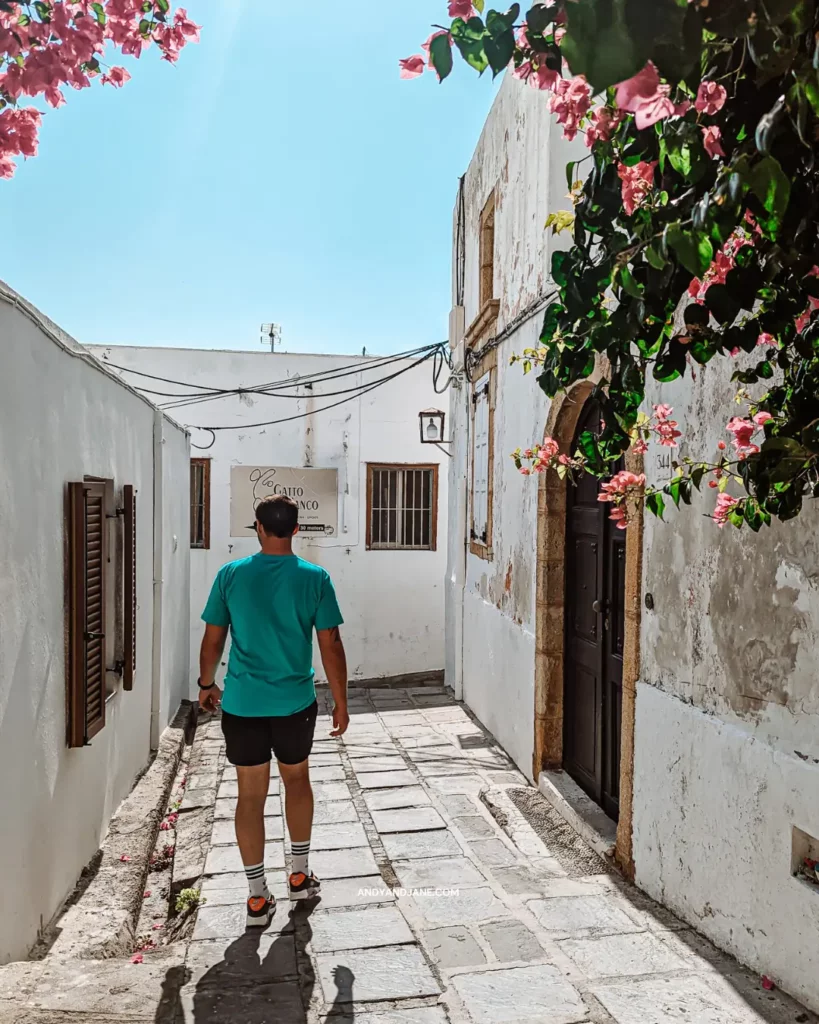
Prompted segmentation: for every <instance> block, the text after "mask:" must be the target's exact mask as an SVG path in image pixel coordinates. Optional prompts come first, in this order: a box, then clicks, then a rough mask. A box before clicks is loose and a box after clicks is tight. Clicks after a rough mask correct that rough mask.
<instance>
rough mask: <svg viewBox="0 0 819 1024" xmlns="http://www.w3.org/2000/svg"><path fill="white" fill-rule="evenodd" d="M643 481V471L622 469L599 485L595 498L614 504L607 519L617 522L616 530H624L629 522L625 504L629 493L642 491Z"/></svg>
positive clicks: (644, 481) (644, 480) (644, 479)
mask: <svg viewBox="0 0 819 1024" xmlns="http://www.w3.org/2000/svg"><path fill="white" fill-rule="evenodd" d="M645 483H646V477H645V473H639V474H638V473H630V472H629V471H628V470H625V469H624V470H622V471H621V472H619V473H615V474H614V476H613V477H612V478H611V480H608V481H606V482H605V483H603V484H601V485H600V493H599V494H598V495H597V500H598V501H610V502H612V503H613V504H614V508H613V509H612V511H611V514H610V515H609V519H611V520H612V522H614V523H616V524H617V529H618V530H625V529H626V528H627V527H628V524H629V518H628V504H627V499H628V497H629V495H631V494H633V493H635V492H640V491H642V489H643V488H644V487H645Z"/></svg>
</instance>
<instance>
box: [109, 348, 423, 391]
mask: <svg viewBox="0 0 819 1024" xmlns="http://www.w3.org/2000/svg"><path fill="white" fill-rule="evenodd" d="M439 346H440V342H436V343H434V344H430V345H424V346H421V347H420V348H416V349H410V350H408V351H406V352H399V353H397V354H396V355H392V356H379V357H378V358H377V359H368V360H366V361H362V362H358V363H349V364H345V365H343V366H338V367H331V368H329V369H327V370H317V371H316V372H314V373H309V374H304V375H303V376H301V377H298V378H293V377H287V378H285V379H284V380H277V381H270V382H269V383H267V384H260V385H258V386H256V387H251V388H213V387H207V386H206V385H201V384H192V383H191V382H189V381H180V380H174V379H172V378H170V377H160V376H157V375H156V374H152V373H145V372H144V371H142V370H134V369H132V368H131V367H128V366H119V365H118V364H116V363H110V362H108V361H107V360H106V361H105V365H106V366H110V367H111V368H112V369H114V370H119V371H121V372H123V373H130V374H133V375H134V376H137V377H144V378H145V379H146V380H153V381H159V382H161V383H164V384H174V385H176V386H177V387H185V388H191V389H193V393H192V394H190V395H184V394H178V393H175V392H170V391H158V390H149V389H148V388H140V389H139V390H140V391H145V392H146V393H147V394H154V395H160V396H162V397H165V398H171V399H180V400H187V399H194V398H217V397H221V396H229V395H241V394H257V393H259V394H266V393H269V391H270V389H271V388H298V387H304V386H306V385H307V384H310V383H320V382H322V381H324V380H334V379H336V378H338V377H344V376H350V374H354V373H360V372H362V371H363V370H367V369H379V368H381V367H382V366H387V365H389V364H391V363H394V362H396V361H397V360H400V359H411V358H412V357H413V356H416V355H419V354H420V353H422V352H432V351H434V350H435V349H436V348H438V347H439Z"/></svg>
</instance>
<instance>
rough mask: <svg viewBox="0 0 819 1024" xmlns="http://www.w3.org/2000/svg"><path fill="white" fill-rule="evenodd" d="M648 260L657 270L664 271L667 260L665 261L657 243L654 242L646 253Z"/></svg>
mask: <svg viewBox="0 0 819 1024" xmlns="http://www.w3.org/2000/svg"><path fill="white" fill-rule="evenodd" d="M645 257H646V260H648V262H649V263H650V264H651V266H652V267H654V269H655V270H662V269H663V267H664V266H665V265H666V263H667V260H664V259H663V257H662V254H661V253H660V250H659V248H658V246H657V243H656V242H652V243H651V245H650V246H648V248H647V249H646V251H645Z"/></svg>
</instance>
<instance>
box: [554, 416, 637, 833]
mask: <svg viewBox="0 0 819 1024" xmlns="http://www.w3.org/2000/svg"><path fill="white" fill-rule="evenodd" d="M600 426H601V420H600V409H599V407H598V406H597V404H596V403H595V402H592V401H587V402H586V404H585V406H584V407H583V411H582V412H581V414H580V418H579V420H578V422H577V426H576V428H575V435H574V438H573V443H572V451H575V450H576V449H577V441H578V438H579V437H580V434H582V433H583V432H584V431H592V432H593V433H598V432H599V430H600ZM620 468H622V466H617V467H615V471H616V470H617V469H620ZM599 494H600V481H599V480H598V479H597V477H593V476H591V475H589V474H583V475H581V476H580V477H579V478H578V479H577V481H576V482H574V483H571V482H570V483H569V484H568V495H567V501H566V601H565V609H566V614H565V648H564V651H565V653H564V669H563V670H564V676H563V767H564V769H565V770H566V771H567V772H568V773H569V774H570V775H571V776H572V778H573V779H574V780H575V781H576V782H577V783H578V784H579V785H580V786H581V787H582V788H583V789H584V790H585V791H586V793H588V795H589V796H590V797H591V798H592V799H593V800H594V801H595V803H597V804H599V805H600V806H601V807H602V808H603V810H604V811H605V812H606V814H608V816H609V817H610V818H613V819H614V820H615V821H616V820H617V819H618V817H619V813H620V733H621V724H622V707H623V644H624V639H625V637H624V633H625V630H624V625H625V621H624V615H623V611H624V607H623V606H624V600H625V578H626V576H625V568H626V538H625V533H624V532H623V531H622V530H618V529H617V527H616V526H615V524H614V523H613V522H612V521H611V520H610V519H609V512H610V511H611V506H610V505H608V504H607V503H605V502H601V501H599V500H598V496H599Z"/></svg>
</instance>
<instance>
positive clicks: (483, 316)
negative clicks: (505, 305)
mask: <svg viewBox="0 0 819 1024" xmlns="http://www.w3.org/2000/svg"><path fill="white" fill-rule="evenodd" d="M499 313H500V299H489V300H488V301H487V302H485V303H484V304H483V306H482V307H481V311H480V313H478V315H477V316H476V317H475V319H474V320H473V321H472V323H471V324H470V326H469V330H468V331H467V332H466V337H465V339H464V341H465V343H466V347H467V348H472V347H473V346H474V345H475V344H476V343H477V342H478V341H480V340H481V338H483V336H484V334H486V332H487V330H488V329H489V328H490V327H494V326H495V324H496V323H497V321H498V314H499Z"/></svg>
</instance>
